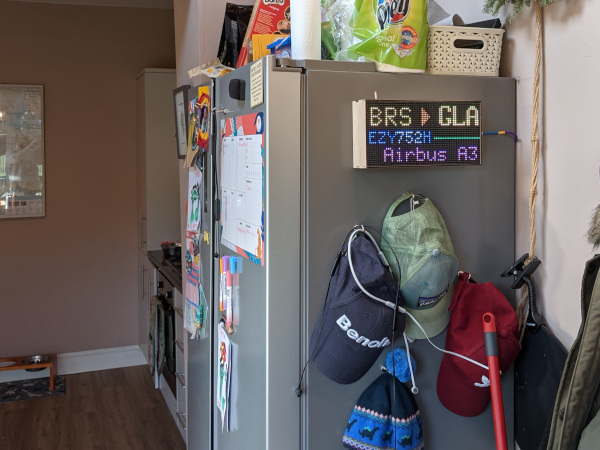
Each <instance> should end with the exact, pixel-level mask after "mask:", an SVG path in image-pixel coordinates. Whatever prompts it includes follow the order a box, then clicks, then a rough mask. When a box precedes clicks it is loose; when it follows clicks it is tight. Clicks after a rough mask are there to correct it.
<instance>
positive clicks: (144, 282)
mask: <svg viewBox="0 0 600 450" xmlns="http://www.w3.org/2000/svg"><path fill="white" fill-rule="evenodd" d="M155 294H156V268H155V267H154V265H153V264H152V263H151V262H150V261H149V260H148V257H147V256H146V255H145V254H144V253H142V252H138V298H137V301H138V330H139V333H138V342H139V346H140V349H141V350H142V353H143V354H144V357H145V358H146V361H147V362H149V361H148V333H149V332H150V323H149V321H150V299H151V298H152V296H153V295H155Z"/></svg>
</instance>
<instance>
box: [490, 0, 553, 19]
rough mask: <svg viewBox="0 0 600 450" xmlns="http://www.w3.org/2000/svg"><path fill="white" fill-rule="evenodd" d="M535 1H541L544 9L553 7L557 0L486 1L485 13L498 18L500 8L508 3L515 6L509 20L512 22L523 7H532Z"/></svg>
mask: <svg viewBox="0 0 600 450" xmlns="http://www.w3.org/2000/svg"><path fill="white" fill-rule="evenodd" d="M535 1H539V3H540V6H542V7H544V6H548V5H551V4H552V3H554V2H556V1H557V0H485V5H484V7H483V12H485V13H487V14H492V15H494V16H496V15H498V11H499V10H500V8H502V7H503V6H504V5H505V4H507V3H511V4H513V5H514V9H513V12H512V14H511V15H510V17H509V18H508V21H509V22H512V21H513V20H514V19H515V17H516V16H517V14H519V11H521V9H523V6H531V3H532V2H535Z"/></svg>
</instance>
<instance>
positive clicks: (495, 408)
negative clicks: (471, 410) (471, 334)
mask: <svg viewBox="0 0 600 450" xmlns="http://www.w3.org/2000/svg"><path fill="white" fill-rule="evenodd" d="M483 336H484V339H485V354H486V355H487V363H488V368H489V373H490V392H491V395H492V412H493V415H494V433H495V434H496V450H508V445H507V443H506V425H505V423H504V404H503V403H502V384H501V382H500V364H499V362H498V337H497V335H496V317H495V316H494V314H492V313H490V312H487V313H485V314H484V315H483Z"/></svg>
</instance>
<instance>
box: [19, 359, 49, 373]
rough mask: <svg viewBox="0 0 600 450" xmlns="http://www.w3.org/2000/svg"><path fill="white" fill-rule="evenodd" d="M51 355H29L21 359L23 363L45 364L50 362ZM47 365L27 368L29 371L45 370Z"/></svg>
mask: <svg viewBox="0 0 600 450" xmlns="http://www.w3.org/2000/svg"><path fill="white" fill-rule="evenodd" d="M50 359H51V358H50V356H48V355H35V356H28V357H27V358H23V359H22V360H21V364H26V365H29V364H43V363H48V362H50ZM44 369H45V367H32V368H31V369H25V370H26V371H27V372H38V371H40V370H44Z"/></svg>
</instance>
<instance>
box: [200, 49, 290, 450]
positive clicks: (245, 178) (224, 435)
mask: <svg viewBox="0 0 600 450" xmlns="http://www.w3.org/2000/svg"><path fill="white" fill-rule="evenodd" d="M274 61H275V60H274V59H273V58H266V59H262V60H259V61H258V62H255V63H252V64H249V65H247V66H244V67H242V68H240V69H238V70H236V71H235V72H232V73H230V74H227V75H226V76H223V77H221V78H218V79H217V89H216V101H215V108H216V113H217V114H216V125H217V136H218V138H217V146H216V149H217V152H216V153H217V154H216V156H217V158H216V162H217V184H216V186H217V190H216V195H217V197H219V200H220V204H221V221H220V222H218V223H217V224H216V229H217V230H218V234H219V235H221V236H222V238H219V237H217V238H216V239H215V244H216V249H215V250H216V254H217V256H218V258H223V257H235V258H240V259H242V260H243V262H242V272H241V273H240V274H239V275H238V278H239V285H238V286H239V287H238V288H237V289H239V293H237V294H235V296H234V297H235V298H234V302H236V303H237V305H238V307H234V308H233V311H234V312H235V311H236V310H237V309H238V308H239V314H236V317H233V323H232V325H231V328H232V332H231V333H230V334H228V337H229V339H230V342H231V348H232V359H231V360H230V361H231V362H230V368H231V378H230V388H229V406H228V408H229V409H228V411H227V416H228V419H227V420H228V423H229V431H227V427H226V426H225V425H224V420H223V418H222V416H221V413H220V410H219V408H218V407H217V406H216V403H217V399H218V393H217V388H218V381H217V380H218V377H219V376H220V375H223V374H222V373H220V368H219V356H220V352H219V351H217V350H216V345H217V339H218V338H217V337H216V336H217V334H218V324H219V322H221V321H223V320H225V319H226V315H222V314H221V313H220V311H219V273H218V272H219V271H218V269H217V270H215V278H214V281H213V285H214V286H215V288H214V296H213V298H212V304H213V312H214V328H215V334H214V335H215V337H214V339H215V352H214V357H213V362H214V369H213V376H214V379H215V380H216V381H215V385H214V386H213V392H214V395H213V400H212V404H213V413H214V421H213V430H214V448H215V449H219V450H225V449H227V450H233V449H242V448H243V449H249V450H251V449H256V450H259V449H260V450H265V449H271V450H281V449H294V448H299V439H300V419H299V415H300V400H299V399H298V397H297V396H296V394H295V392H294V389H295V383H296V380H297V375H298V371H299V364H300V337H299V336H300V267H299V255H300V242H301V239H300V232H301V230H300V215H299V213H300V205H299V202H300V162H301V161H300V140H301V136H300V123H301V117H300V80H301V74H300V72H299V71H298V70H292V71H275V70H271V69H272V66H273V65H274ZM260 64H262V66H259V65H260ZM251 72H252V75H251ZM253 96H254V98H253ZM261 100H262V101H261ZM255 103H256V104H255ZM252 104H255V106H254V107H252V106H251V105H252ZM259 117H260V118H259ZM261 124H263V125H264V126H263V125H261ZM223 135H226V136H223ZM242 136H245V137H247V138H248V139H250V145H252V146H253V147H252V148H249V149H248V150H245V149H244V147H243V144H240V145H239V147H235V149H234V148H233V147H232V146H237V143H236V142H237V141H236V140H235V139H236V138H237V137H240V139H242V140H243V137H242ZM257 139H258V141H257ZM223 142H225V145H223ZM257 142H260V144H259V145H260V147H261V149H262V151H260V152H259V153H258V161H259V162H258V165H257V159H256V157H257V152H256V150H257V147H256V145H257ZM259 150H260V149H259ZM247 151H249V152H250V153H251V155H252V161H250V160H249V159H248V158H249V157H247V156H246V155H247V154H248V153H247ZM224 154H225V157H223V155H224ZM261 159H262V163H260V160H261ZM236 161H237V162H236ZM240 164H241V166H240ZM246 164H248V165H246ZM257 170H258V172H257ZM261 180H262V183H263V186H262V189H260V188H259V189H258V196H257V195H256V194H257V188H256V184H255V183H261ZM236 183H237V184H236ZM251 184H252V186H254V187H253V188H252V189H253V190H252V191H251V192H252V194H254V197H253V199H252V200H251V199H250V189H251V188H250V187H249V186H250V185H251ZM240 186H241V187H240ZM261 203H262V205H261ZM236 205H237V209H236ZM246 207H247V208H248V211H249V212H247V213H245V212H244V211H243V210H244V208H246ZM257 208H258V214H259V220H262V225H261V229H260V230H259V234H260V235H261V236H257V234H256V228H252V231H251V236H252V239H254V242H257V239H258V238H260V239H261V242H262V243H263V246H262V248H260V249H258V250H255V249H252V248H251V249H249V251H248V252H246V251H243V250H239V249H238V250H235V251H234V250H233V249H234V248H236V247H235V246H234V245H232V244H239V248H242V249H243V248H247V247H244V245H243V244H241V243H240V242H238V241H237V239H242V238H243V235H244V233H243V229H245V227H246V220H247V221H248V222H249V223H250V222H252V220H253V218H254V217H256V211H257ZM261 209H262V211H261ZM245 214H248V215H247V216H246V215H245ZM261 214H262V219H260V215H261ZM252 223H253V222H252ZM238 225H239V226H238ZM248 226H251V225H248ZM236 233H237V234H236ZM232 236H233V237H232ZM224 240H228V242H229V246H226V245H223V242H224ZM234 241H235V242H234ZM248 254H250V255H251V256H250V257H251V258H252V259H253V260H250V259H248V258H246V257H245V256H242V255H246V256H247V255H248ZM261 260H262V261H261ZM218 267H219V260H215V268H218Z"/></svg>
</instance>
